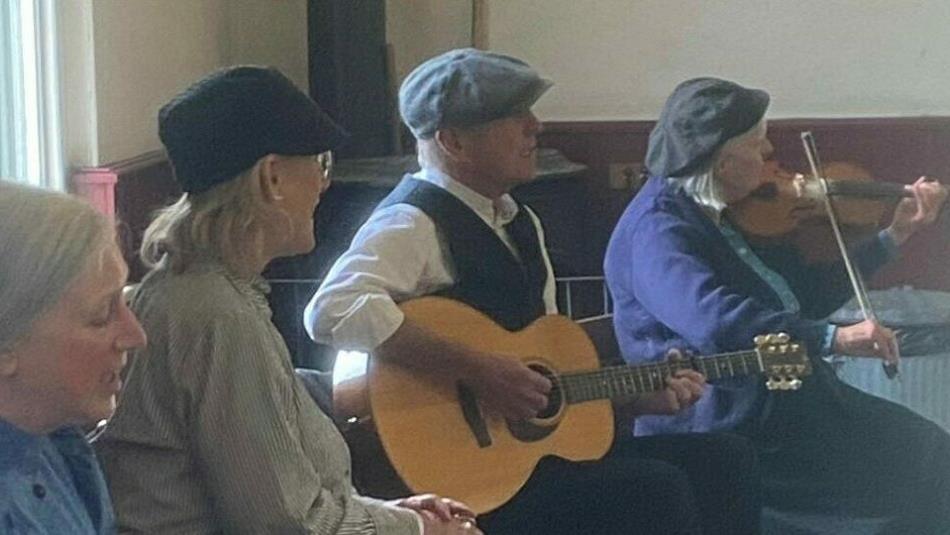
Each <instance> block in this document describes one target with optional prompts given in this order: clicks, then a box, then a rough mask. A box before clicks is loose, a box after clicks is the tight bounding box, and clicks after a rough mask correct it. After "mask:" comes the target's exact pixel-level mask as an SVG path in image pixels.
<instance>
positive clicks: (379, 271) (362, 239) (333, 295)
mask: <svg viewBox="0 0 950 535" xmlns="http://www.w3.org/2000/svg"><path fill="white" fill-rule="evenodd" d="M413 176H414V178H416V179H418V180H425V181H426V182H429V183H431V184H434V185H436V186H438V187H440V188H442V189H444V190H446V191H447V192H449V193H451V194H452V195H453V196H455V197H456V198H457V199H458V200H460V201H461V202H462V203H464V204H465V205H466V206H468V207H469V208H470V209H471V210H472V211H473V212H475V214H476V215H478V217H479V218H481V220H482V221H484V222H485V224H486V225H488V226H489V227H490V228H491V229H492V230H493V231H494V232H495V234H497V235H498V237H499V238H501V240H502V241H503V242H504V243H505V244H506V245H507V246H508V248H509V249H510V250H511V251H512V252H514V253H515V256H517V255H518V253H517V250H516V248H515V246H514V242H513V241H512V240H511V238H510V236H509V235H508V231H507V230H506V229H505V225H506V224H508V223H510V222H511V221H512V220H513V219H514V218H515V216H516V215H517V214H518V205H517V203H516V202H515V201H514V199H512V198H511V196H510V195H508V194H505V195H502V196H501V197H500V198H499V199H498V200H497V201H493V200H492V199H489V198H488V197H485V196H483V195H480V194H479V193H476V192H475V191H473V190H472V189H471V188H468V187H466V186H464V185H463V184H461V183H459V182H458V181H456V180H454V179H452V178H451V177H449V176H447V175H445V174H443V173H441V172H438V171H436V170H434V169H423V170H422V171H419V172H418V173H416V174H415V175H413ZM528 214H529V215H530V216H531V220H532V221H533V222H534V226H535V228H536V229H537V231H538V240H539V243H540V245H541V254H542V256H543V258H544V265H545V267H546V268H547V273H548V277H547V281H546V282H545V286H544V294H543V299H544V308H545V311H546V312H547V313H548V314H556V313H557V301H556V296H555V283H554V271H553V269H552V268H551V260H550V258H549V257H548V253H547V250H546V247H545V244H544V231H543V230H542V228H541V222H540V221H539V220H538V217H537V216H536V215H535V214H534V213H533V212H532V211H531V210H530V209H529V210H528ZM454 283H455V266H454V265H453V263H452V260H451V258H450V257H449V255H448V247H447V245H446V243H445V238H444V237H443V236H442V235H441V233H440V232H438V230H437V229H436V226H435V222H433V221H432V219H431V218H430V217H429V216H428V215H426V214H425V212H423V211H422V210H420V209H419V208H417V207H415V206H412V205H409V204H404V203H400V204H394V205H392V206H388V207H386V208H384V209H381V210H377V211H375V212H374V213H373V214H372V215H371V216H370V218H369V219H368V220H367V221H366V223H364V224H363V226H362V227H360V229H359V231H358V232H357V233H356V236H355V237H354V238H353V242H352V244H350V248H349V249H348V250H347V251H346V252H345V253H343V255H342V256H340V258H339V259H337V261H336V263H335V264H334V265H333V267H332V268H330V272H329V273H327V276H326V278H325V279H324V280H323V283H322V284H321V285H320V288H319V289H318V290H317V293H316V294H315V295H314V296H313V298H312V299H311V300H310V303H309V304H308V305H307V308H306V310H305V311H304V325H305V326H306V329H307V332H308V333H309V334H310V337H311V338H313V339H314V340H315V341H317V342H319V343H322V344H328V345H331V346H333V347H335V348H337V349H346V350H355V351H370V350H372V349H373V348H375V347H377V346H378V345H379V344H381V343H383V342H384V341H386V340H387V339H388V338H389V337H390V336H392V334H393V333H394V332H396V330H397V329H398V328H399V326H400V325H402V322H403V319H404V316H403V313H402V311H400V310H399V308H398V307H397V305H396V303H399V302H402V301H405V300H407V299H412V298H414V297H419V296H423V295H429V294H433V293H436V292H438V291H440V290H443V289H445V288H448V287H450V286H452V285H453V284H454Z"/></svg>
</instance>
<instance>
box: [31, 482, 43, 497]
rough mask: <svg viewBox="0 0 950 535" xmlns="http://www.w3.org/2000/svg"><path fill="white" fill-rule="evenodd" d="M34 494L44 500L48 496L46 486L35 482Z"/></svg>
mask: <svg viewBox="0 0 950 535" xmlns="http://www.w3.org/2000/svg"><path fill="white" fill-rule="evenodd" d="M33 495H34V496H36V497H37V498H39V499H41V500H42V499H43V498H45V497H46V488H45V487H44V486H43V485H40V484H39V483H36V484H34V485H33Z"/></svg>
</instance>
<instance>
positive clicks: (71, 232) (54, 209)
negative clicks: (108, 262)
mask: <svg viewBox="0 0 950 535" xmlns="http://www.w3.org/2000/svg"><path fill="white" fill-rule="evenodd" d="M114 244H115V230H114V228H113V226H112V223H111V222H110V221H109V220H108V219H107V218H106V217H105V216H104V215H102V214H100V213H99V212H98V211H96V209H95V208H93V207H92V206H91V205H89V204H88V203H87V202H85V201H83V200H81V199H79V198H77V197H73V196H70V195H66V194H63V193H57V192H52V191H47V190H41V189H37V188H32V187H27V186H22V185H19V184H13V183H10V182H3V181H0V352H5V351H9V350H10V349H12V348H13V346H14V345H15V344H16V343H17V342H18V341H19V340H20V339H21V338H22V337H24V336H25V335H26V334H28V333H29V332H30V330H31V329H32V327H33V324H34V323H35V322H36V320H37V319H38V318H39V317H41V316H42V315H43V314H44V313H45V312H46V311H47V310H49V309H51V308H52V307H53V306H54V305H55V304H56V303H57V302H59V300H60V299H61V298H62V296H63V294H64V293H65V292H66V291H67V289H68V288H69V287H70V285H71V284H72V283H73V281H74V280H75V279H76V278H77V277H78V276H79V275H80V274H82V272H83V271H85V269H86V268H87V266H88V265H89V263H90V261H91V258H93V257H94V256H95V255H97V254H98V255H100V256H101V254H102V253H103V251H105V250H106V248H107V246H109V245H114Z"/></svg>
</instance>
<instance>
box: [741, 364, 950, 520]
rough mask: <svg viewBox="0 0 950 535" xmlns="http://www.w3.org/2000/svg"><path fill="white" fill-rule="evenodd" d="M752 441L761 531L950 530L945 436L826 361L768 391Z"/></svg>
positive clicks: (949, 455) (949, 459) (949, 448)
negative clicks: (788, 386)
mask: <svg viewBox="0 0 950 535" xmlns="http://www.w3.org/2000/svg"><path fill="white" fill-rule="evenodd" d="M766 410H767V412H766V414H765V417H764V418H763V420H762V421H761V423H760V424H758V425H757V426H755V427H752V426H750V427H748V428H746V429H744V430H740V431H743V432H744V433H745V434H747V435H748V436H749V437H750V438H751V439H752V441H753V443H754V444H755V445H756V449H757V452H758V454H759V462H760V468H761V470H762V474H763V502H764V506H765V522H764V526H766V527H768V528H769V529H767V530H765V531H767V532H769V533H781V534H787V535H798V534H802V535H804V534H819V533H829V534H830V533H834V534H839V533H861V534H870V533H873V534H910V535H930V534H934V535H937V534H941V535H946V534H948V533H950V435H948V434H947V433H946V432H945V431H944V430H943V429H941V428H940V427H939V426H938V425H937V424H935V423H933V422H931V421H929V420H927V419H925V418H923V417H921V416H919V415H917V414H915V413H913V412H911V411H910V410H908V409H906V408H904V407H902V406H900V405H897V404H895V403H891V402H889V401H886V400H883V399H880V398H877V397H874V396H871V395H869V394H866V393H864V392H861V391H859V390H857V389H855V388H853V387H851V386H848V385H846V384H844V383H842V382H841V381H839V380H838V379H837V378H836V377H834V374H833V372H832V371H831V370H830V368H829V367H827V366H826V365H824V363H819V364H818V366H816V370H815V374H814V375H813V377H810V378H809V379H808V380H806V381H805V383H804V386H803V388H802V390H801V391H799V392H790V393H781V394H776V395H773V396H772V399H771V400H770V402H769V405H767V409H766Z"/></svg>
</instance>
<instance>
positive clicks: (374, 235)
mask: <svg viewBox="0 0 950 535" xmlns="http://www.w3.org/2000/svg"><path fill="white" fill-rule="evenodd" d="M441 251H442V248H441V244H440V241H439V236H438V234H437V232H436V228H435V224H434V223H433V222H432V220H431V219H430V218H429V217H428V216H426V215H425V214H424V213H423V212H422V211H421V210H419V209H418V208H416V207H413V206H409V205H405V204H397V205H394V206H390V207H388V208H386V209H384V210H380V211H377V212H375V213H374V214H373V215H372V216H370V219H369V220H368V221H367V222H366V223H365V224H364V225H363V226H362V227H361V228H360V230H359V231H358V232H357V234H356V236H355V237H354V238H353V243H352V245H351V246H350V248H349V250H347V251H346V252H345V253H343V255H342V256H340V258H339V259H338V260H337V261H336V263H335V264H334V265H333V267H332V268H331V269H330V272H329V273H328V274H327V276H326V278H325V279H324V280H323V283H322V284H321V285H320V288H319V289H318V290H317V292H316V294H314V296H313V298H312V299H311V300H310V303H308V304H307V308H306V310H305V311H304V325H305V327H306V329H307V332H308V333H309V334H310V337H311V338H313V339H314V340H315V341H317V342H319V343H323V344H328V345H331V346H333V347H336V348H338V349H347V350H359V351H370V350H372V349H374V348H375V347H377V346H378V345H379V344H381V343H383V342H384V341H386V340H387V339H388V338H389V337H390V336H392V334H393V333H394V332H396V330H397V329H398V328H399V327H400V326H401V325H402V322H403V319H404V316H403V313H402V312H401V311H400V310H399V308H398V306H397V305H396V303H397V302H399V301H402V300H404V299H409V298H412V297H416V296H419V295H423V294H428V293H432V292H435V291H438V290H440V289H442V288H444V287H447V286H449V285H450V284H451V283H452V277H451V275H450V273H449V272H448V269H449V267H448V266H446V265H445V264H444V263H443V262H442V260H441V255H442V252H441Z"/></svg>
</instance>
